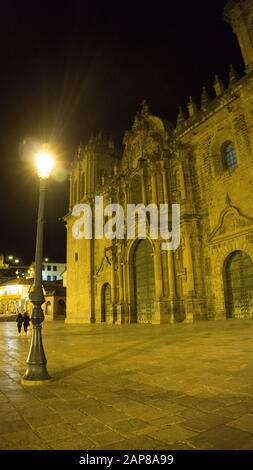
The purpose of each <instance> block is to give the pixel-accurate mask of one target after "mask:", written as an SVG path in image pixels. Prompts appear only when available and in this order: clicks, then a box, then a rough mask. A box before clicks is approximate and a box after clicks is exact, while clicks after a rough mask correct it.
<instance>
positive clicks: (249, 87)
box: [65, 0, 253, 324]
mask: <svg viewBox="0 0 253 470" xmlns="http://www.w3.org/2000/svg"><path fill="white" fill-rule="evenodd" d="M224 17H225V20H226V21H227V22H229V23H230V25H231V27H232V29H233V32H234V33H235V34H236V36H237V39H238V42H239V45H240V49H241V52H242V56H243V59H244V63H245V74H244V76H243V77H241V78H239V77H238V76H237V73H236V71H235V70H234V68H233V67H232V66H231V68H230V71H228V75H229V80H228V85H227V86H226V87H224V85H223V83H222V81H221V80H220V78H219V77H218V76H216V77H215V81H214V84H213V86H214V93H215V98H212V99H211V98H210V96H209V95H208V93H207V91H206V89H205V88H203V90H202V97H201V105H200V106H199V107H197V105H196V103H195V102H194V100H193V98H192V97H191V98H190V99H189V103H188V106H187V108H188V110H187V115H186V114H185V112H184V110H182V108H180V110H179V114H178V120H177V124H176V126H175V127H173V126H172V125H171V124H170V123H169V122H167V121H166V120H163V119H161V118H159V117H158V116H155V115H153V114H152V113H151V111H149V109H148V106H147V104H146V103H145V102H143V103H142V105H141V107H140V110H139V111H138V112H137V114H136V116H135V118H134V121H133V125H132V128H131V129H130V130H128V131H126V133H125V136H124V139H123V144H124V150H123V154H122V155H120V156H119V155H118V154H117V153H116V151H115V149H114V144H113V141H112V140H110V139H109V140H108V139H106V138H105V137H103V136H102V135H101V134H100V135H98V136H97V137H93V138H90V140H89V141H88V142H87V143H86V145H83V146H80V147H79V149H78V152H77V154H76V156H75V158H74V160H73V163H72V166H71V172H70V173H71V174H70V206H69V213H68V215H67V216H66V219H65V220H66V227H67V319H66V321H67V322H69V323H71V322H72V323H74V322H76V323H89V322H91V323H101V322H106V323H115V324H122V323H170V322H174V321H186V322H191V321H197V320H202V319H229V318H251V317H253V0H231V1H229V2H228V4H227V5H226V7H225V11H224ZM97 195H101V196H103V198H104V203H105V204H106V203H107V204H108V203H111V202H117V203H120V204H121V205H122V206H123V207H126V205H127V204H128V203H133V204H138V203H143V204H145V205H147V204H149V203H155V204H157V205H158V207H159V204H161V203H168V204H169V205H171V204H173V203H179V204H180V210H181V218H180V228H181V241H180V245H179V247H178V248H177V249H176V250H174V251H163V250H162V249H161V240H160V239H157V240H153V239H149V238H146V239H138V238H136V239H132V240H127V239H126V238H125V239H120V240H118V239H114V240H109V239H106V238H104V239H99V240H97V239H94V238H93V239H82V240H77V239H75V238H74V237H73V234H72V226H73V223H74V222H75V220H76V217H74V216H73V215H72V209H73V207H74V206H75V204H77V203H87V204H89V205H90V206H91V207H93V211H94V200H95V196H97ZM147 223H148V222H147Z"/></svg>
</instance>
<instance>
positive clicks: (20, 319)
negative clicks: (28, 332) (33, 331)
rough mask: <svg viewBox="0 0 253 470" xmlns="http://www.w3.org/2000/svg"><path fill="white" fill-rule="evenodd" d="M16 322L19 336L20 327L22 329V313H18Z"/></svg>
mask: <svg viewBox="0 0 253 470" xmlns="http://www.w3.org/2000/svg"><path fill="white" fill-rule="evenodd" d="M16 322H17V328H18V335H19V336H20V335H21V329H22V323H23V317H22V314H21V313H19V314H18V316H17V318H16Z"/></svg>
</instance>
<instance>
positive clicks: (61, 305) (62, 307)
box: [57, 299, 66, 318]
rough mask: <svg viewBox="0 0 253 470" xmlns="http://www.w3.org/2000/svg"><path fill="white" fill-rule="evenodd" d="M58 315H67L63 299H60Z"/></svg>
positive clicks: (61, 316)
mask: <svg viewBox="0 0 253 470" xmlns="http://www.w3.org/2000/svg"><path fill="white" fill-rule="evenodd" d="M57 317H60V318H65V317H66V303H65V301H64V300H63V299H59V300H58V309H57Z"/></svg>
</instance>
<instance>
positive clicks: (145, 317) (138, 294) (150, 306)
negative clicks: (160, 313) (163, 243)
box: [133, 240, 155, 323]
mask: <svg viewBox="0 0 253 470" xmlns="http://www.w3.org/2000/svg"><path fill="white" fill-rule="evenodd" d="M152 252H153V250H152V246H151V244H150V242H149V241H148V240H140V241H139V242H138V244H137V246H136V248H135V251H134V256H133V278H134V279H133V280H134V309H135V321H136V322H137V323H152V315H153V313H154V298H155V276H154V263H153V257H152Z"/></svg>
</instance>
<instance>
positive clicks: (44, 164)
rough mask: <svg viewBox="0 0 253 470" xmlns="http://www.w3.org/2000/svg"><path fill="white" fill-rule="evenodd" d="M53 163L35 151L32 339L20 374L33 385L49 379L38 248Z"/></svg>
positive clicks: (43, 152) (40, 247) (31, 297)
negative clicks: (37, 186)
mask: <svg viewBox="0 0 253 470" xmlns="http://www.w3.org/2000/svg"><path fill="white" fill-rule="evenodd" d="M53 166H54V159H53V157H52V155H50V153H49V152H48V151H47V150H46V148H45V149H42V150H41V151H40V152H39V153H38V154H37V155H36V167H37V172H38V175H39V179H40V195H39V208H38V220H37V235H36V251H35V274H34V285H33V288H32V291H31V293H30V295H29V298H30V300H31V302H32V304H33V311H32V316H31V321H32V325H33V332H32V340H31V346H30V351H29V354H28V358H27V361H26V362H27V364H28V366H27V369H26V372H25V374H24V376H23V378H22V384H24V385H35V384H40V383H42V382H43V383H44V382H45V381H48V380H50V378H51V377H50V375H49V374H48V372H47V360H46V356H45V352H44V348H43V344H42V334H41V328H42V322H43V320H44V313H43V310H42V308H41V305H42V304H43V303H44V302H45V297H44V293H43V289H42V252H43V225H44V206H45V194H46V188H47V180H48V177H49V176H50V173H51V171H52V169H53Z"/></svg>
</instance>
